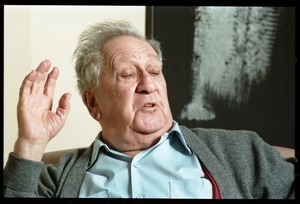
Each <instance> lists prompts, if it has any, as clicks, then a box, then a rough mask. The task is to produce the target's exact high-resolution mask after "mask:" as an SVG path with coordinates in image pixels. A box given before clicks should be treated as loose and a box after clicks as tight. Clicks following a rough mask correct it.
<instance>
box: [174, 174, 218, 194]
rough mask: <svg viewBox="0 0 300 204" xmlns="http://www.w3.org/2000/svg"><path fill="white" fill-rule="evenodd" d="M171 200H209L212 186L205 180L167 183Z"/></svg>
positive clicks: (197, 179)
mask: <svg viewBox="0 0 300 204" xmlns="http://www.w3.org/2000/svg"><path fill="white" fill-rule="evenodd" d="M169 189H170V197H171V198H201V199H211V198H212V196H213V194H212V185H211V183H210V181H209V180H207V179H205V178H190V179H183V180H178V181H170V182H169Z"/></svg>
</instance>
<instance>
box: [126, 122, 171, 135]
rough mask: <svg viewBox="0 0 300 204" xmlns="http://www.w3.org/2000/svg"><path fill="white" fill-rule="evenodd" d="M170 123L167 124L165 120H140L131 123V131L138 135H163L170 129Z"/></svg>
mask: <svg viewBox="0 0 300 204" xmlns="http://www.w3.org/2000/svg"><path fill="white" fill-rule="evenodd" d="M171 125H172V122H170V125H169V123H168V122H167V121H166V120H165V119H163V120H162V119H161V120H151V119H148V120H147V119H146V120H145V118H144V119H140V120H136V121H135V122H134V123H133V126H132V127H133V129H134V131H135V132H139V133H140V134H145V135H149V134H155V133H160V134H163V133H165V132H167V131H168V130H169V129H170V128H171V127H168V126H171Z"/></svg>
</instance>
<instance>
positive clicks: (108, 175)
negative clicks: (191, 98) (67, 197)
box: [79, 121, 213, 199]
mask: <svg viewBox="0 0 300 204" xmlns="http://www.w3.org/2000/svg"><path fill="white" fill-rule="evenodd" d="M99 135H100V134H99ZM100 139H101V138H100ZM100 139H99V137H97V138H96V140H95V142H94V146H93V152H92V156H91V165H90V166H89V168H88V169H87V171H86V174H85V177H84V180H83V183H82V185H81V189H80V193H79V197H90V198H206V199H207V198H212V196H213V195H212V185H211V183H210V181H209V180H207V179H206V178H204V173H203V171H202V168H201V165H200V163H199V161H198V159H197V157H196V155H195V154H194V153H193V152H192V151H191V149H190V148H189V147H188V146H187V144H186V142H185V140H184V138H183V136H182V133H181V131H180V129H179V126H178V124H177V122H175V121H174V123H173V127H172V129H171V130H170V131H169V132H167V133H165V134H163V135H162V137H161V138H160V140H159V142H158V143H157V144H156V145H154V146H152V147H151V148H149V149H147V150H144V151H141V152H140V153H138V154H137V155H136V156H134V157H130V156H128V155H125V154H123V153H120V152H118V151H115V150H112V149H110V148H109V147H108V146H107V145H106V144H104V143H103V142H102V141H101V140H100Z"/></svg>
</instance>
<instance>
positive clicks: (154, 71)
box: [149, 70, 160, 76]
mask: <svg viewBox="0 0 300 204" xmlns="http://www.w3.org/2000/svg"><path fill="white" fill-rule="evenodd" d="M149 73H150V74H151V75H154V76H157V75H159V74H160V70H151V71H149Z"/></svg>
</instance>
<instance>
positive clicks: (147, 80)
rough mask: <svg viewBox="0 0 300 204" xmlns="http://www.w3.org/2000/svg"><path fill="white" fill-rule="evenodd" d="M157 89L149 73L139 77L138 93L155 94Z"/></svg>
mask: <svg viewBox="0 0 300 204" xmlns="http://www.w3.org/2000/svg"><path fill="white" fill-rule="evenodd" d="M155 89H156V85H155V82H154V81H153V79H152V77H151V75H150V74H149V73H148V72H143V73H141V74H140V77H139V81H138V85H137V87H136V92H138V93H143V94H149V93H152V92H154V91H155Z"/></svg>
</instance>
